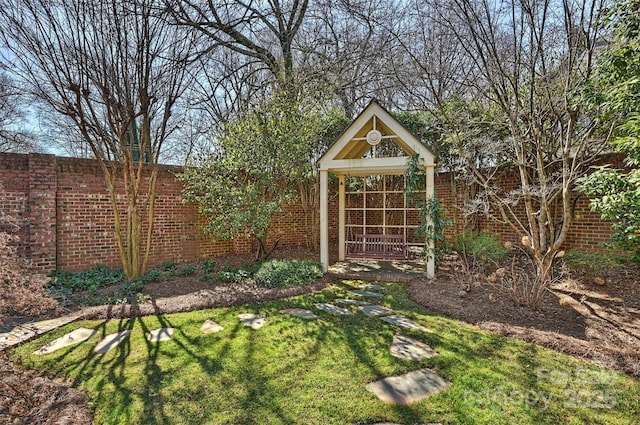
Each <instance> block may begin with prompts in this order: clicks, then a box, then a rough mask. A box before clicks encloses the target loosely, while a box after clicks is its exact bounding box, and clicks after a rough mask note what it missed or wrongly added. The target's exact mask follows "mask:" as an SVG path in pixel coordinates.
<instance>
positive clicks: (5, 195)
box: [0, 153, 611, 271]
mask: <svg viewBox="0 0 640 425" xmlns="http://www.w3.org/2000/svg"><path fill="white" fill-rule="evenodd" d="M179 171H180V167H171V166H160V167H159V174H158V187H157V199H156V213H155V221H154V235H153V238H154V240H153V250H152V253H151V261H152V265H159V264H162V263H164V262H166V261H187V260H195V259H201V258H208V257H213V256H217V255H222V254H227V253H238V254H248V253H251V252H252V251H253V250H254V249H255V248H256V242H255V241H253V240H251V239H247V238H242V237H240V238H236V239H235V240H231V241H217V240H213V239H212V238H211V237H210V236H208V235H206V234H203V233H202V232H201V231H200V226H201V225H202V224H203V222H204V221H203V220H204V219H203V218H202V217H200V216H199V215H198V214H197V210H196V207H195V206H194V205H188V204H182V202H181V197H180V190H181V188H182V185H181V183H180V182H178V181H177V180H176V179H175V177H174V174H175V173H176V172H179ZM505 181H506V182H508V179H506V180H505ZM435 182H436V194H437V196H438V197H439V198H440V199H441V201H442V203H443V205H444V207H445V208H446V209H447V211H448V213H447V214H448V215H449V216H450V217H452V218H455V223H456V227H454V226H450V227H449V228H448V230H447V236H448V237H449V238H452V237H453V236H454V234H455V233H456V232H460V231H461V230H462V229H463V225H464V219H463V217H462V215H461V211H460V209H459V208H458V205H461V204H462V202H463V194H464V190H463V189H464V186H465V185H466V182H464V181H455V186H453V184H452V176H451V175H450V174H447V173H442V174H439V175H437V176H436V180H435ZM0 183H1V184H2V188H1V189H0V202H1V204H0V212H2V213H6V214H9V215H11V216H13V217H15V218H16V221H17V224H18V225H19V229H18V230H16V234H18V235H19V236H20V238H21V242H20V245H19V253H20V255H23V256H25V257H26V258H30V259H32V260H33V265H34V268H35V269H38V270H41V271H50V270H53V269H55V268H57V269H61V270H69V271H78V270H82V269H87V268H90V267H93V266H94V265H96V264H105V265H108V266H110V267H119V266H120V258H119V253H118V249H117V246H116V242H115V237H114V231H113V223H114V221H113V215H112V212H111V203H110V200H109V195H108V192H107V190H106V187H105V183H104V176H103V174H102V171H101V170H100V169H99V167H98V164H97V163H96V161H93V160H89V159H77V158H61V157H56V156H53V155H42V154H29V155H22V154H6V153H5V154H2V153H0ZM333 192H334V191H332V192H331V200H330V203H329V218H330V219H329V240H330V243H332V244H336V243H337V237H338V205H337V196H336V194H335V193H333ZM119 208H121V209H122V208H124V199H123V198H121V199H119ZM454 215H455V217H454ZM477 224H478V226H479V227H480V228H481V229H482V230H484V231H489V232H492V233H495V234H497V235H498V236H500V237H501V238H502V239H503V240H512V241H514V242H517V237H516V236H515V234H514V232H513V231H512V230H511V229H509V228H507V227H505V226H500V225H498V224H496V223H494V222H491V221H489V220H486V219H483V218H482V217H481V218H480V220H479V221H478V223H477ZM305 228H306V221H305V217H304V210H303V208H302V207H301V206H299V205H298V206H296V205H294V206H291V207H290V208H288V209H287V211H286V212H284V213H282V214H278V215H277V216H276V217H274V222H273V226H272V229H271V233H270V235H269V241H270V242H273V241H275V240H276V238H278V239H279V240H280V242H279V244H280V246H289V247H291V246H293V247H303V246H304V245H305V243H306V239H305V233H306V231H305ZM3 230H10V231H14V229H8V228H6V227H5V228H4V229H3ZM610 233H611V228H610V226H609V224H608V223H604V222H602V221H600V220H599V217H598V215H597V214H595V213H593V212H591V211H589V207H588V200H587V199H586V198H584V197H581V198H578V199H577V201H576V209H575V217H574V225H573V227H572V230H571V232H570V233H569V236H568V238H567V244H566V247H567V248H572V247H575V248H579V249H584V250H586V249H594V248H598V246H599V245H598V244H599V243H601V242H603V241H605V240H607V239H608V238H609V236H610Z"/></svg>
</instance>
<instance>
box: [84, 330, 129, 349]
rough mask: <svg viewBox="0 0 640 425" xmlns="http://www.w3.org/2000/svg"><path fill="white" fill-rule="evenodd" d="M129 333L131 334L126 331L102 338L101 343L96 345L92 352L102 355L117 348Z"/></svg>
mask: <svg viewBox="0 0 640 425" xmlns="http://www.w3.org/2000/svg"><path fill="white" fill-rule="evenodd" d="M130 333H131V331H130V330H126V331H122V332H118V333H115V334H111V335H107V336H105V337H104V339H103V340H102V341H100V342H99V343H98V344H96V346H95V348H94V349H93V351H95V352H96V353H98V354H104V353H106V352H107V351H109V350H111V349H112V348H115V347H117V346H118V345H119V344H120V343H121V342H122V341H124V340H125V339H126V338H127V337H128V336H129V334H130Z"/></svg>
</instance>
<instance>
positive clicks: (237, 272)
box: [218, 269, 251, 283]
mask: <svg viewBox="0 0 640 425" xmlns="http://www.w3.org/2000/svg"><path fill="white" fill-rule="evenodd" d="M250 278H251V274H250V273H249V272H248V271H246V270H243V269H234V270H230V271H222V272H220V273H219V274H218V279H219V280H221V281H222V282H233V283H242V282H246V281H247V280H249V279H250Z"/></svg>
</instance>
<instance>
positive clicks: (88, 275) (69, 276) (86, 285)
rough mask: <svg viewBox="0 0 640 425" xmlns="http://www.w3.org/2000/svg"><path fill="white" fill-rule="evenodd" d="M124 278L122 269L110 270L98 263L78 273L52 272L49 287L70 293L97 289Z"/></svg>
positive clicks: (55, 291) (62, 292)
mask: <svg viewBox="0 0 640 425" xmlns="http://www.w3.org/2000/svg"><path fill="white" fill-rule="evenodd" d="M124 279H125V275H124V272H123V271H122V270H110V269H109V268H108V267H107V266H102V265H97V266H95V267H93V268H91V269H88V270H83V271H81V272H77V273H72V272H66V271H61V270H56V271H54V272H52V273H51V282H49V286H48V287H49V289H50V290H51V291H52V292H54V293H60V294H70V293H74V292H78V291H86V290H89V291H92V290H96V289H98V288H100V287H102V286H107V285H112V284H114V283H118V282H122V281H123V280H124Z"/></svg>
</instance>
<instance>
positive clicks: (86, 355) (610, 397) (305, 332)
mask: <svg viewBox="0 0 640 425" xmlns="http://www.w3.org/2000/svg"><path fill="white" fill-rule="evenodd" d="M358 283H359V282H350V281H343V282H337V283H336V284H335V285H333V286H331V287H329V288H327V289H326V290H324V291H323V292H320V293H314V294H308V295H304V296H300V297H295V298H290V299H286V300H279V301H274V302H265V303H261V304H255V305H247V306H241V307H233V308H221V309H214V310H205V311H197V312H191V313H183V314H175V315H166V316H153V317H145V318H135V319H123V320H119V321H110V322H106V323H104V322H80V323H74V324H71V325H67V326H65V327H63V328H61V329H58V330H56V331H55V332H52V333H50V334H47V335H45V336H43V337H41V338H39V339H37V340H35V341H32V342H30V343H27V344H24V345H22V346H20V347H18V348H17V349H15V350H13V352H12V356H13V357H14V358H17V357H21V358H22V361H23V364H24V365H25V366H27V367H34V368H37V369H40V370H43V371H46V372H47V373H51V374H54V375H57V376H61V377H66V378H68V379H71V380H72V381H73V382H74V384H75V386H76V387H78V388H80V389H82V390H84V391H86V392H87V394H88V396H89V399H90V401H91V402H92V405H93V406H94V408H95V416H96V423H97V424H367V423H375V422H386V421H389V422H397V423H405V424H410V423H423V422H441V423H446V424H557V423H563V424H581V423H589V424H632V423H634V421H636V420H637V418H638V417H640V400H639V397H638V394H640V382H639V381H638V380H635V379H632V378H630V377H628V376H625V375H623V374H620V373H617V372H613V371H609V370H605V369H599V368H597V367H595V366H593V365H590V364H588V363H585V362H582V361H580V360H578V359H574V358H571V357H568V356H564V355H561V354H558V353H557V352H554V351H551V350H547V349H544V348H541V347H539V346H536V345H533V344H528V343H524V342H522V341H520V340H516V339H512V338H508V337H503V336H497V335H494V334H491V333H489V332H486V331H480V330H478V329H477V328H475V327H473V326H470V325H467V324H465V323H462V322H458V321H454V320H450V319H447V318H445V317H441V316H437V315H432V314H430V313H428V312H427V311H426V310H424V309H422V308H421V307H419V306H417V305H415V304H414V303H413V302H411V301H410V300H408V299H407V297H406V295H405V292H404V290H403V288H402V286H400V285H397V284H385V286H386V290H385V291H384V292H385V297H384V298H383V299H382V300H381V301H380V303H381V304H383V305H386V306H387V307H390V308H393V309H394V310H395V311H396V312H398V313H401V314H405V315H407V316H408V317H410V318H412V319H414V320H416V321H418V322H419V323H421V324H423V325H425V326H427V327H428V328H429V329H431V330H433V331H434V332H433V333H423V332H420V331H412V330H402V332H403V333H404V334H406V335H409V336H411V337H413V338H416V339H419V340H421V341H424V342H426V343H428V344H429V345H431V346H432V347H433V348H435V349H436V350H437V351H438V352H439V355H438V356H436V357H434V358H432V359H427V360H423V361H420V362H413V361H406V360H400V359H397V358H394V357H392V356H391V355H390V354H389V346H390V344H391V340H392V338H393V335H394V333H395V332H397V331H398V329H397V328H396V327H394V326H393V325H390V324H387V323H385V322H383V321H381V320H379V319H377V318H370V317H366V316H365V315H364V314H362V313H360V312H358V313H356V314H354V315H352V316H332V315H329V314H327V313H323V312H321V313H319V314H320V319H318V320H311V321H309V320H305V319H299V318H295V317H291V316H288V315H285V314H280V313H278V310H280V309H282V308H291V307H303V308H309V309H311V310H313V309H314V308H313V306H314V304H315V303H317V302H331V301H332V300H333V299H335V298H338V297H344V296H346V291H347V290H349V289H352V285H356V284H358ZM245 312H253V313H261V314H266V315H267V316H268V317H269V321H268V323H267V324H266V325H265V326H263V327H262V328H261V329H259V330H252V329H249V328H247V327H244V326H242V325H241V324H239V322H238V319H237V315H238V313H245ZM208 318H211V319H213V320H215V321H216V322H218V323H220V324H221V325H222V326H224V327H225V329H224V330H223V331H222V332H220V333H217V334H209V335H203V334H201V333H200V330H199V328H200V325H201V324H202V322H203V321H204V320H206V319H208ZM80 326H84V327H92V328H98V329H99V330H100V332H99V334H98V336H94V337H92V338H91V339H90V340H89V341H88V342H86V343H82V344H79V345H76V346H73V347H69V348H66V349H63V350H60V351H58V352H55V353H52V354H50V355H46V356H33V355H31V353H32V352H33V351H34V350H36V349H37V348H39V347H40V346H42V345H44V344H45V343H48V342H50V341H51V340H53V339H55V338H57V337H60V336H62V335H63V334H65V333H67V332H69V331H71V330H72V329H75V328H78V327H80ZM158 327H174V328H176V334H175V335H174V339H173V340H171V341H168V342H163V343H150V342H148V341H147V340H146V339H145V335H146V334H147V333H148V332H149V331H150V330H153V329H156V328H158ZM122 329H131V330H132V333H131V336H130V338H129V339H128V340H127V341H126V343H123V344H122V345H121V346H119V347H118V348H117V349H114V350H112V351H110V352H108V353H106V354H104V355H96V354H94V353H93V351H92V349H93V345H94V344H95V343H96V342H97V341H98V340H99V339H100V338H101V337H102V336H104V335H107V334H110V333H113V332H116V331H118V330H122ZM422 367H430V368H433V369H435V370H436V371H438V373H440V374H441V375H442V376H444V377H445V378H447V379H449V380H450V381H452V383H453V385H452V386H451V387H450V388H449V389H448V390H446V391H444V392H442V393H440V394H437V395H435V396H432V397H430V398H428V399H426V400H423V401H420V402H417V403H415V404H413V405H411V406H391V405H387V404H384V403H382V402H381V401H379V400H378V399H377V398H376V397H375V396H373V395H372V394H370V393H369V392H367V391H366V389H365V385H366V384H367V383H368V382H371V381H374V380H376V379H378V378H380V377H385V376H391V375H397V374H402V373H405V372H408V371H411V370H415V369H419V368H422Z"/></svg>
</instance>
